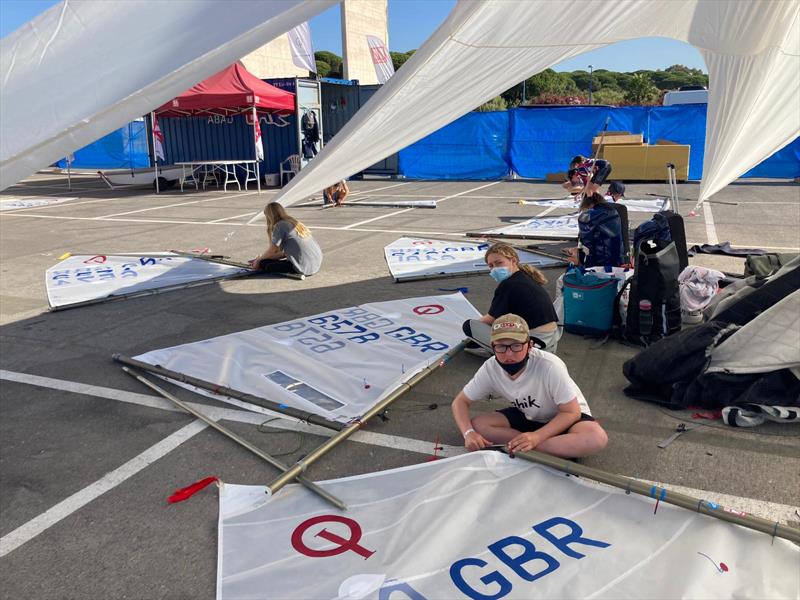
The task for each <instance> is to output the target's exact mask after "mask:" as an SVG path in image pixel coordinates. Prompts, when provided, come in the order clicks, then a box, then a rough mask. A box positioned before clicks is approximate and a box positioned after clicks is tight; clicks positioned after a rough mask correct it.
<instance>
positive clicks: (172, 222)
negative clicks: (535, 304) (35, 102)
mask: <svg viewBox="0 0 800 600" xmlns="http://www.w3.org/2000/svg"><path fill="white" fill-rule="evenodd" d="M69 205H70V203H69V202H64V203H63V204H61V205H58V204H57V205H53V206H50V207H42V208H56V207H58V206H69ZM73 206H74V204H73ZM25 210H33V209H25ZM406 210H408V209H406ZM2 217H18V218H25V217H27V218H30V219H64V220H69V221H94V222H98V223H99V222H103V221H109V222H113V223H152V224H164V225H212V226H217V225H224V226H226V227H263V223H229V222H224V223H212V222H209V221H186V220H179V219H174V220H167V219H110V218H100V217H67V216H63V215H31V214H19V211H0V218H2ZM306 225H308V226H309V227H310V228H311V229H320V230H325V231H352V232H356V233H398V234H411V235H423V236H433V235H449V236H459V237H469V236H467V235H466V234H465V232H463V231H421V230H412V229H368V228H358V229H356V228H349V227H330V226H327V225H312V224H309V223H306ZM470 231H472V230H470ZM706 243H707V242H706V241H702V242H687V245H688V246H693V245H695V244H706ZM739 245H740V246H742V247H745V246H746V247H753V245H752V244H745V243H742V244H739ZM756 246H757V247H758V248H761V249H763V250H786V251H789V252H800V247H798V246H762V245H760V244H756Z"/></svg>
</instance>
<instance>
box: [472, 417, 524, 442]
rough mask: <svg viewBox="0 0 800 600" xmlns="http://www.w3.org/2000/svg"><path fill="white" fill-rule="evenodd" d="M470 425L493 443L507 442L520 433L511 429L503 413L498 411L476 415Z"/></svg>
mask: <svg viewBox="0 0 800 600" xmlns="http://www.w3.org/2000/svg"><path fill="white" fill-rule="evenodd" d="M472 426H473V427H474V428H475V431H477V432H478V433H480V434H481V435H482V436H483V437H485V438H486V439H487V440H489V441H490V442H492V443H493V444H507V443H508V442H509V441H511V440H512V439H514V438H515V437H517V436H518V435H519V433H520V432H519V431H517V430H516V429H512V428H511V424H510V423H509V422H508V419H506V417H505V415H504V414H502V413H499V412H493V413H484V414H481V415H478V416H477V417H475V418H474V419H472Z"/></svg>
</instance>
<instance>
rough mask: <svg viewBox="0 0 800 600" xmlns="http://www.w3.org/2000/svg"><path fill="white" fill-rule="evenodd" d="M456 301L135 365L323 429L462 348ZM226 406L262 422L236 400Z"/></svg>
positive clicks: (466, 309) (231, 339)
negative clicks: (264, 401)
mask: <svg viewBox="0 0 800 600" xmlns="http://www.w3.org/2000/svg"><path fill="white" fill-rule="evenodd" d="M479 316H480V313H478V311H477V310H476V309H475V307H473V306H472V305H471V304H470V303H469V302H468V301H467V300H466V298H464V296H462V295H461V294H449V295H444V296H423V297H421V298H406V299H403V300H392V301H389V302H374V303H370V304H362V305H359V306H353V307H349V308H343V309H338V310H330V311H326V312H324V313H320V314H317V315H312V316H310V317H299V318H297V319H293V320H291V321H286V322H283V323H277V324H275V325H267V326H265V327H259V328H257V329H250V330H247V331H240V332H237V333H231V334H229V335H223V336H220V337H216V338H212V339H208V340H201V341H199V342H193V343H189V344H183V345H181V346H174V347H172V348H164V349H162V350H154V351H152V352H147V353H146V354H142V355H140V356H136V357H135V358H136V359H138V360H141V361H143V362H146V363H149V364H152V365H161V366H162V367H165V368H167V369H170V370H172V371H177V372H178V373H181V374H184V375H191V376H193V377H196V378H198V379H202V380H204V381H208V382H211V383H215V384H218V385H221V386H225V387H229V388H232V389H234V390H237V391H239V392H244V393H248V394H252V395H254V396H259V397H262V398H269V399H270V400H273V401H274V402H278V403H283V404H286V405H287V406H292V407H294V408H299V409H301V410H305V411H307V412H312V413H314V414H318V415H321V416H323V417H324V418H326V419H329V420H332V421H340V422H347V421H349V420H351V419H355V418H358V417H360V416H361V415H363V414H364V413H365V412H366V411H367V410H368V409H369V408H371V407H372V406H374V405H375V404H377V403H378V402H379V401H380V400H382V399H383V398H384V397H385V396H387V395H388V394H389V393H391V392H393V391H394V390H395V389H396V388H397V387H398V386H399V385H401V384H402V383H403V382H405V381H408V380H409V379H410V378H411V377H413V376H414V375H415V374H416V373H418V372H419V371H421V370H422V369H424V368H425V367H427V366H428V365H430V364H432V363H434V362H436V361H438V360H439V359H440V358H441V357H442V356H443V355H444V354H445V353H446V352H447V351H448V350H450V349H451V348H452V347H453V346H455V345H457V344H458V343H459V342H460V341H461V340H462V339H463V338H464V334H463V333H462V331H461V325H462V323H463V322H464V321H465V320H467V319H475V318H478V317H479ZM214 397H217V398H219V399H221V400H224V401H226V402H230V403H232V404H236V405H238V406H245V407H246V408H248V409H251V410H254V411H257V412H263V409H261V408H260V407H257V406H254V405H252V404H249V403H245V402H242V401H240V400H234V399H231V398H223V397H218V396H214Z"/></svg>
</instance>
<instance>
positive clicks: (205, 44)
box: [0, 0, 335, 189]
mask: <svg viewBox="0 0 800 600" xmlns="http://www.w3.org/2000/svg"><path fill="white" fill-rule="evenodd" d="M334 3H335V0H313V1H311V2H306V1H304V0H270V1H269V2H252V1H251V0H227V1H226V2H224V3H222V2H217V1H213V0H181V1H180V2H164V1H163V0H137V1H136V2H105V1H83V2H79V1H74V0H63V1H62V2H61V3H60V4H58V5H56V6H53V7H52V8H51V9H50V10H48V11H46V12H44V13H42V14H41V15H39V16H38V17H37V18H35V19H33V20H32V21H30V22H29V23H26V24H25V25H24V26H23V27H21V28H20V29H18V30H17V31H15V32H14V33H12V34H10V35H8V36H6V37H5V38H3V39H2V42H0V81H2V97H1V98H0V100H1V101H0V133H1V135H0V189H5V188H7V187H8V186H10V185H13V184H14V183H16V182H17V181H19V180H20V179H22V178H23V177H27V176H28V175H30V174H31V173H34V172H36V171H37V170H38V169H41V168H43V167H46V166H47V165H49V164H51V163H53V162H55V161H56V160H58V159H60V158H62V157H63V156H65V155H67V154H68V153H70V152H74V151H75V150H77V149H78V148H82V147H83V146H85V145H87V144H90V143H92V142H93V141H95V140H97V139H98V138H101V137H102V136H104V135H106V134H107V133H109V132H111V131H113V130H115V129H118V128H119V127H122V126H123V125H125V124H126V123H128V122H129V121H132V120H133V119H135V118H137V117H140V116H141V115H143V114H146V113H149V112H150V111H151V110H153V109H155V108H156V107H158V106H161V105H162V104H163V103H165V102H167V101H169V100H170V99H171V98H174V97H175V96H177V95H179V94H181V93H182V92H184V91H186V90H187V89H189V88H190V87H192V86H193V85H195V84H196V83H198V82H200V81H202V80H204V79H206V78H207V77H210V76H211V75H213V74H214V73H217V72H219V71H221V70H222V69H224V68H225V67H227V66H228V65H230V64H232V63H235V62H236V61H237V60H239V59H240V58H241V57H242V56H244V55H246V54H248V53H249V52H252V51H253V50H255V49H256V48H258V47H260V46H262V45H263V44H265V43H266V42H268V41H270V40H272V39H274V38H276V37H278V36H280V35H281V34H283V33H286V32H287V31H289V30H290V29H291V28H292V27H294V26H295V25H298V24H300V23H303V22H304V21H307V20H308V19H310V18H311V17H313V16H314V15H316V14H317V13H319V12H322V11H324V10H325V9H327V8H328V7H330V6H332V5H333V4H334ZM218 17H222V18H218Z"/></svg>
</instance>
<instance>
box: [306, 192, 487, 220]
mask: <svg viewBox="0 0 800 600" xmlns="http://www.w3.org/2000/svg"><path fill="white" fill-rule="evenodd" d="M498 183H500V182H499V181H493V182H492V183H486V184H484V185H480V186H478V187H476V188H473V189H470V190H465V191H463V192H459V193H457V194H451V195H449V196H445V197H444V198H440V199H439V200H438V202H444V201H445V200H450V199H451V198H457V197H458V196H463V195H464V194H468V193H470V192H475V191H477V190H482V189H483V188H487V187H491V186H493V185H497V184H498ZM410 210H414V208H413V207H412V208H404V209H402V210H397V211H394V212H391V213H389V214H386V215H381V216H379V217H373V218H371V219H367V220H366V221H359V222H358V223H353V224H352V225H347V226H345V227H343V228H342V230H343V231H346V230H348V229H353V228H354V227H358V226H359V225H366V224H367V223H372V222H373V221H379V220H381V219H388V218H389V217H393V216H395V215H401V214H403V213H406V212H408V211H410ZM309 227H310V225H309Z"/></svg>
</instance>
